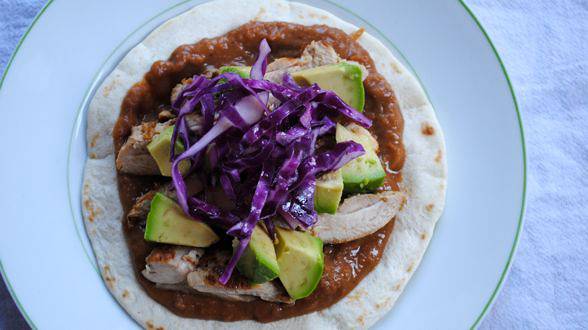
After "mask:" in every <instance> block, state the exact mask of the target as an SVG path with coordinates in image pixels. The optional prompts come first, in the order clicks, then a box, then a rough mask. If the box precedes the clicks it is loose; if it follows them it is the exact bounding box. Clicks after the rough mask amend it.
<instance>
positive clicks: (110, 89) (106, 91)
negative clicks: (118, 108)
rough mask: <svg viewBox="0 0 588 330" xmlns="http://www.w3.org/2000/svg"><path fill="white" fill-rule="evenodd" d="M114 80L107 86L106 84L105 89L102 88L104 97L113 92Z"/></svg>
mask: <svg viewBox="0 0 588 330" xmlns="http://www.w3.org/2000/svg"><path fill="white" fill-rule="evenodd" d="M114 85H115V84H114V82H113V83H110V84H108V85H106V86H104V89H103V90H102V95H104V97H108V95H110V92H112V89H113V88H114Z"/></svg>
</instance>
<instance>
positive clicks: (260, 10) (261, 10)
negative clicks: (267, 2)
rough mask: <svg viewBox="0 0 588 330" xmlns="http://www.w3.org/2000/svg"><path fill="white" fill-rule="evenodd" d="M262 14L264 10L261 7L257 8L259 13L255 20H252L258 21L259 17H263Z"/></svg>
mask: <svg viewBox="0 0 588 330" xmlns="http://www.w3.org/2000/svg"><path fill="white" fill-rule="evenodd" d="M263 14H265V8H263V7H261V8H259V11H258V12H257V15H256V16H255V18H254V19H253V20H254V21H259V20H260V19H261V16H263Z"/></svg>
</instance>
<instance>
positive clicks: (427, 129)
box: [421, 123, 435, 136]
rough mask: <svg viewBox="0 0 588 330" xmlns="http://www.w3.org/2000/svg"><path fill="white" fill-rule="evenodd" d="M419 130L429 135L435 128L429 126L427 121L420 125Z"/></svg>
mask: <svg viewBox="0 0 588 330" xmlns="http://www.w3.org/2000/svg"><path fill="white" fill-rule="evenodd" d="M421 132H422V133H423V135H428V136H431V135H433V134H435V129H434V128H433V126H431V125H429V124H427V123H423V124H422V125H421Z"/></svg>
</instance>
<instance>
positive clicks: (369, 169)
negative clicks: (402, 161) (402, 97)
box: [335, 124, 386, 193]
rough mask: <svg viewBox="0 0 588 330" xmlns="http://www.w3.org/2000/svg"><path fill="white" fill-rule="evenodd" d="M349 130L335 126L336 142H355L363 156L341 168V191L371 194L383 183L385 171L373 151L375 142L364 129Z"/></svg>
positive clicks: (354, 128) (341, 126)
mask: <svg viewBox="0 0 588 330" xmlns="http://www.w3.org/2000/svg"><path fill="white" fill-rule="evenodd" d="M350 126H351V125H350ZM348 127H349V126H348ZM351 128H352V129H353V130H351V129H348V128H346V127H344V126H343V125H340V124H337V130H336V132H335V139H336V141H337V142H344V141H354V142H357V143H359V144H361V145H362V146H363V148H364V149H365V154H364V155H363V156H360V157H357V158H356V159H354V160H352V161H350V162H349V163H347V164H345V166H343V167H342V168H341V174H342V176H343V191H345V192H346V193H361V192H373V191H374V190H376V189H377V188H378V187H380V186H381V185H382V184H383V183H384V179H385V178H386V171H384V167H383V166H382V163H381V162H380V158H379V157H378V154H377V153H376V151H375V150H377V149H374V146H375V147H377V141H376V140H375V139H374V138H373V137H372V136H371V134H370V133H369V132H368V131H367V130H366V129H363V128H362V129H361V130H360V129H357V128H356V127H351Z"/></svg>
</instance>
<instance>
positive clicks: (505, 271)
mask: <svg viewBox="0 0 588 330" xmlns="http://www.w3.org/2000/svg"><path fill="white" fill-rule="evenodd" d="M54 1H55V0H49V1H47V3H46V4H45V5H44V6H43V7H42V8H41V10H40V11H39V12H38V13H37V15H35V17H34V18H33V20H32V22H31V23H30V24H29V26H28V27H27V29H26V30H25V33H24V34H23V35H22V37H21V38H20V39H19V41H18V43H17V44H16V47H15V49H14V51H13V53H12V55H11V56H10V58H9V60H8V62H7V64H6V67H5V69H4V72H3V73H2V77H0V90H1V89H2V86H3V84H4V80H5V79H6V76H7V75H8V72H9V71H10V68H11V66H12V63H13V61H14V59H15V58H16V56H17V55H18V53H19V51H20V48H21V46H22V44H23V43H24V41H25V40H26V38H27V36H28V35H29V33H30V32H31V31H32V30H33V28H34V27H35V25H36V23H37V22H38V20H39V19H40V18H41V16H43V14H44V13H45V12H46V10H47V9H48V8H49V6H50V5H51V4H52V3H53V2H54ZM188 1H190V0H182V1H179V2H177V3H176V4H174V5H171V6H169V7H168V8H166V9H164V10H163V11H161V12H159V13H157V14H156V15H154V16H153V17H151V18H150V19H148V20H146V21H145V22H144V23H142V24H140V25H139V26H138V27H137V28H136V29H135V30H133V31H131V32H130V33H129V34H128V35H127V36H126V37H125V38H124V39H123V40H122V41H121V42H120V43H119V45H118V46H117V47H115V48H114V50H113V51H112V52H111V53H110V54H109V56H107V58H106V60H105V61H104V63H103V64H102V65H101V67H100V69H99V70H98V74H99V73H100V71H101V70H102V68H103V66H104V64H105V63H106V62H107V61H108V60H109V59H110V57H111V56H112V55H113V54H114V52H115V51H116V50H117V49H118V47H120V45H122V44H123V43H124V42H125V41H126V40H127V39H128V38H129V37H130V36H131V35H133V34H134V33H135V32H136V31H137V30H138V29H140V28H141V27H142V26H144V25H145V24H147V23H149V22H150V21H152V20H153V19H154V18H156V17H157V16H159V15H161V14H163V13H165V12H167V11H169V10H172V9H173V8H176V7H177V6H180V5H182V4H184V3H186V2H188ZM294 1H295V0H294ZM324 1H326V2H329V3H330V4H332V5H335V6H337V7H339V8H340V9H342V10H344V11H346V12H348V13H350V14H352V15H354V16H356V17H358V18H360V19H362V20H364V19H363V18H361V16H360V15H358V14H356V13H355V12H353V11H352V10H350V9H348V8H346V7H345V6H342V5H340V4H339V3H336V2H335V1H332V0H324ZM456 1H457V2H458V3H459V4H460V5H461V6H462V7H463V9H464V10H465V11H466V13H467V14H468V16H470V18H471V19H472V20H473V21H474V23H475V25H476V26H477V27H478V29H479V30H480V32H481V33H482V35H483V36H484V38H485V39H486V41H487V42H488V44H489V45H490V48H491V49H492V52H493V53H494V56H495V57H496V60H497V61H498V63H499V66H500V68H501V70H502V72H503V74H504V77H505V79H506V83H507V85H508V88H509V91H510V94H511V97H512V101H513V104H514V107H515V111H516V114H517V122H518V124H519V132H520V139H521V148H522V157H523V159H522V160H523V187H522V200H521V210H520V212H519V218H518V224H517V229H516V231H515V237H514V240H513V243H512V246H511V249H510V252H509V254H508V259H507V261H506V264H505V266H504V268H503V270H502V273H501V275H500V277H499V279H498V282H497V284H496V286H495V287H494V289H493V290H492V293H491V294H490V297H489V298H488V299H487V302H486V304H485V305H484V308H483V309H482V311H481V312H480V313H479V315H478V316H477V317H476V319H475V321H474V322H473V324H472V326H471V327H470V329H474V328H477V327H478V326H479V324H480V322H481V321H482V320H483V319H484V317H485V316H486V315H487V313H488V311H489V309H490V307H491V306H492V305H493V304H494V302H495V300H496V297H497V295H498V293H499V292H500V290H501V289H502V286H503V284H504V280H505V278H506V276H507V275H508V273H509V271H510V268H511V266H512V262H513V260H514V256H515V253H516V250H517V248H518V245H519V241H520V234H521V232H522V228H523V224H524V217H525V211H526V205H527V198H526V197H527V152H526V149H527V148H526V141H525V134H524V125H523V119H522V113H521V111H520V109H519V105H518V101H517V97H516V93H515V91H514V88H513V85H512V82H511V79H510V76H509V74H508V71H507V69H506V66H505V65H504V62H503V60H502V58H501V57H500V54H499V53H498V50H497V49H496V46H495V45H494V43H493V42H492V39H491V38H490V36H489V34H488V32H487V31H486V30H485V29H484V27H483V25H482V24H481V22H480V20H479V19H478V18H477V17H476V15H475V14H474V13H473V11H472V10H471V9H470V7H469V6H468V5H467V4H466V3H465V2H464V0H456ZM364 21H365V20H364ZM366 22H367V21H366ZM367 24H369V25H370V27H371V28H373V29H375V30H376V31H377V32H379V33H380V35H382V36H384V38H386V37H385V35H384V34H383V33H381V32H380V31H379V29H378V28H377V27H375V26H373V25H371V24H370V23H369V22H367ZM386 39H388V38H386ZM387 41H388V42H390V43H391V41H390V40H387ZM397 50H398V49H397ZM398 51H399V52H400V50H398ZM400 55H401V56H402V57H403V58H405V59H406V57H405V56H404V55H403V54H402V53H401V52H400ZM407 62H408V61H407ZM409 67H410V68H411V70H412V71H413V72H414V73H415V75H416V77H417V79H418V80H419V83H420V79H419V77H418V74H416V72H415V70H413V69H412V67H411V66H410V64H409ZM96 77H97V75H95V76H94V80H95V78H96ZM92 85H93V84H90V86H89V87H88V90H87V91H86V93H85V97H84V100H83V101H82V104H83V103H84V101H85V98H87V96H88V94H89V93H88V92H89V91H90V90H91V89H92ZM421 85H422V84H421ZM423 88H424V87H423ZM78 117H79V113H78V115H76V120H75V121H74V123H73V128H72V131H73V129H75V127H76V126H77V125H78V121H79V118H78ZM70 143H71V141H70ZM70 151H71V148H68V159H69V157H70ZM67 170H69V162H68V165H67ZM67 181H69V176H68V177H67ZM66 184H67V187H68V190H69V182H66ZM69 195H70V194H68V202H69V203H70V206H71V199H70V198H69ZM70 209H71V212H74V211H73V208H71V207H70ZM72 215H73V214H72ZM74 220H75V218H74ZM76 234H77V235H78V236H79V232H78V231H77V227H76ZM78 238H79V237H78ZM84 253H85V254H86V255H87V252H86V251H85V249H84ZM87 256H88V255H87ZM88 257H89V256H88ZM0 275H1V277H2V279H3V280H4V283H6V288H7V289H8V292H9V294H10V296H11V298H12V300H13V301H14V302H15V305H16V306H17V308H18V310H19V312H20V313H21V314H22V315H23V318H24V319H25V321H26V322H27V324H28V325H29V326H30V327H31V328H32V329H37V327H36V325H35V324H34V322H33V320H32V319H31V318H30V316H29V315H28V313H27V312H26V309H25V308H24V306H23V305H22V304H21V302H20V300H19V299H18V296H17V294H16V291H15V290H14V288H13V287H12V284H11V283H10V280H9V278H8V274H7V273H6V271H5V269H4V266H3V264H2V260H0Z"/></svg>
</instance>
